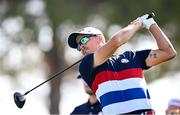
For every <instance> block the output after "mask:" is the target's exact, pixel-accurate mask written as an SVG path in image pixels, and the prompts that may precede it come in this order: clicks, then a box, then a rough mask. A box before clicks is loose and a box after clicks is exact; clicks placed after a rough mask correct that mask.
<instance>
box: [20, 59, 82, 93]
mask: <svg viewBox="0 0 180 115" xmlns="http://www.w3.org/2000/svg"><path fill="white" fill-rule="evenodd" d="M81 60H82V59H80V60H78V61H77V62H75V63H74V64H72V65H70V66H69V67H67V68H65V69H64V70H62V71H59V72H57V73H55V74H54V75H53V76H52V77H51V78H49V79H47V80H46V81H44V82H42V83H41V84H39V85H37V86H36V87H34V88H32V89H31V90H29V91H27V92H25V93H24V95H27V94H28V93H30V92H31V91H33V90H35V89H36V88H38V87H39V86H41V85H43V84H44V83H46V82H48V81H50V80H52V79H54V78H56V77H57V76H58V75H60V74H62V73H63V72H65V71H66V70H68V69H69V68H71V67H73V66H74V65H76V64H78V63H79V62H80V61H81Z"/></svg>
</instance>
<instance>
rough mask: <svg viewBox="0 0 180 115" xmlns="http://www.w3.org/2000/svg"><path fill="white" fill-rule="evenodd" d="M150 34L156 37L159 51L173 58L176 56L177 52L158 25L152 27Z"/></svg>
mask: <svg viewBox="0 0 180 115" xmlns="http://www.w3.org/2000/svg"><path fill="white" fill-rule="evenodd" d="M150 32H151V33H152V35H153V36H154V38H155V40H156V42H157V46H158V49H159V50H162V51H164V52H167V53H168V54H169V55H171V56H175V55H176V51H175V49H174V47H173V45H172V44H171V42H170V41H169V39H168V37H167V36H166V35H165V34H164V32H163V31H162V30H161V29H160V28H159V27H158V25H157V24H153V25H152V26H151V27H150Z"/></svg>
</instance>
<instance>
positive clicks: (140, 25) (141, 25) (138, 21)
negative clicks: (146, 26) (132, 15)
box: [130, 18, 143, 30]
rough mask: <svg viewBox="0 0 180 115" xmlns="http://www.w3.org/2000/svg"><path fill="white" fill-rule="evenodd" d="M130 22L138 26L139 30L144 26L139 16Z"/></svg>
mask: <svg viewBox="0 0 180 115" xmlns="http://www.w3.org/2000/svg"><path fill="white" fill-rule="evenodd" d="M130 24H131V25H134V26H136V28H137V30H140V29H142V28H143V23H142V21H141V20H140V19H138V18H137V19H136V20H133V21H132V22H131V23H130Z"/></svg>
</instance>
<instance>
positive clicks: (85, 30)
mask: <svg viewBox="0 0 180 115" xmlns="http://www.w3.org/2000/svg"><path fill="white" fill-rule="evenodd" d="M79 34H88V35H102V34H103V33H102V32H101V31H100V30H99V29H97V28H94V27H85V28H82V29H80V30H78V31H75V32H73V33H71V34H70V35H69V37H68V45H69V46H70V47H71V48H77V47H78V43H77V42H76V37H77V36H78V35H79Z"/></svg>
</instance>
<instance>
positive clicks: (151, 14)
mask: <svg viewBox="0 0 180 115" xmlns="http://www.w3.org/2000/svg"><path fill="white" fill-rule="evenodd" d="M148 15H149V16H148V17H147V19H149V18H153V17H155V14H154V13H153V12H151V13H150V14H148Z"/></svg>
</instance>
